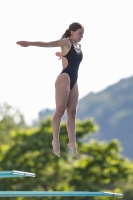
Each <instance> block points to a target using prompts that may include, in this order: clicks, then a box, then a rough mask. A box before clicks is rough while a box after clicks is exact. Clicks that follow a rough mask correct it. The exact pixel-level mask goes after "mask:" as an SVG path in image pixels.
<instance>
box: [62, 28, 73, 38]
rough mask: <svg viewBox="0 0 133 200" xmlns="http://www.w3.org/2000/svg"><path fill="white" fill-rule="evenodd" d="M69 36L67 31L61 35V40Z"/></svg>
mask: <svg viewBox="0 0 133 200" xmlns="http://www.w3.org/2000/svg"><path fill="white" fill-rule="evenodd" d="M70 35H71V33H70V30H69V29H67V30H66V31H65V33H64V34H63V35H62V37H61V39H63V38H68V37H70Z"/></svg>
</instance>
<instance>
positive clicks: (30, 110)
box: [0, 0, 133, 123]
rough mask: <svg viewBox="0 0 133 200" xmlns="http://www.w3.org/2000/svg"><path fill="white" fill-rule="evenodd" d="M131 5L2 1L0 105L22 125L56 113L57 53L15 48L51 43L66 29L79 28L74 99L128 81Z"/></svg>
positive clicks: (132, 55) (106, 0)
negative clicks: (7, 106)
mask: <svg viewBox="0 0 133 200" xmlns="http://www.w3.org/2000/svg"><path fill="white" fill-rule="evenodd" d="M132 8H133V1H132V0H111V1H110V0H100V1H99V0H88V1H85V0H84V1H80V0H72V1H71V0H68V1H65V2H63V1H62V0H56V1H55V0H47V1H46V0H39V1H38V0H12V1H11V0H1V1H0V30H1V31H0V35H1V37H0V54H1V56H0V91H1V92H0V104H2V103H3V102H7V103H8V104H10V105H12V106H14V107H17V108H19V109H20V111H21V112H22V113H23V114H24V117H25V120H26V122H27V123H31V122H32V120H34V119H37V118H38V112H39V111H40V110H42V109H45V108H49V109H53V108H55V97H54V95H55V88H54V83H55V80H56V77H57V76H58V74H59V73H60V72H61V70H62V65H61V61H60V60H58V58H57V57H56V56H55V52H56V51H60V48H57V47H56V48H41V47H27V48H24V47H20V46H19V45H17V44H16V42H17V41H21V40H26V41H44V42H48V41H53V40H57V39H59V38H60V37H61V36H62V34H63V33H64V32H65V30H66V29H67V28H68V27H69V24H71V23H73V22H79V23H81V24H82V25H83V26H84V28H85V32H84V37H83V39H82V40H81V42H80V43H81V45H82V51H83V61H82V62H81V64H80V68H79V77H78V86H79V99H81V98H82V97H84V96H86V95H87V94H89V92H99V91H101V90H103V89H105V88H106V87H108V86H109V85H112V84H114V83H117V82H118V81H119V80H121V79H123V78H128V77H130V76H132V75H133V11H132Z"/></svg>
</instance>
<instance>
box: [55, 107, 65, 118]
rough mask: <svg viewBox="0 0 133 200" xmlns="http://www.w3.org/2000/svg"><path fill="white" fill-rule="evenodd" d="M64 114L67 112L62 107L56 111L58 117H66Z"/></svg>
mask: <svg viewBox="0 0 133 200" xmlns="http://www.w3.org/2000/svg"><path fill="white" fill-rule="evenodd" d="M64 112H65V108H64V107H60V108H58V109H56V116H58V117H62V116H63V115H64Z"/></svg>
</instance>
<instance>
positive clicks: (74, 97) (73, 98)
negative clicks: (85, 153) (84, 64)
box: [66, 83, 78, 158]
mask: <svg viewBox="0 0 133 200" xmlns="http://www.w3.org/2000/svg"><path fill="white" fill-rule="evenodd" d="M77 105H78V86H77V83H76V84H75V86H74V87H73V88H72V90H71V92H70V95H69V99H68V104H67V123H66V127H67V131H68V137H69V143H68V144H67V147H68V148H69V149H71V150H72V151H73V153H74V155H75V157H76V158H78V152H77V148H76V131H75V116H76V109H77Z"/></svg>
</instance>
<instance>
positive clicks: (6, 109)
mask: <svg viewBox="0 0 133 200" xmlns="http://www.w3.org/2000/svg"><path fill="white" fill-rule="evenodd" d="M24 127H26V125H25V121H24V117H23V115H22V113H21V112H20V111H19V109H17V108H15V107H12V106H11V105H9V104H7V103H3V104H2V105H0V144H3V143H4V144H8V143H9V142H11V137H10V136H11V132H12V130H18V129H20V128H23V129H24Z"/></svg>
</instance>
